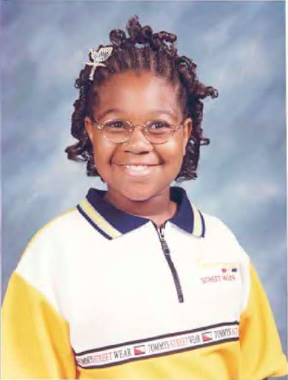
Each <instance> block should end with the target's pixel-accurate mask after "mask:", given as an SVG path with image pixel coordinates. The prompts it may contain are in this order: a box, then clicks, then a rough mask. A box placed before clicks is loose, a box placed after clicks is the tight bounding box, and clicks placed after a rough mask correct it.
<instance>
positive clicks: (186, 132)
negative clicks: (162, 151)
mask: <svg viewBox="0 0 288 380" xmlns="http://www.w3.org/2000/svg"><path fill="white" fill-rule="evenodd" d="M192 130H193V122H192V119H191V118H190V117H189V118H187V119H185V121H184V123H183V156H185V153H186V145H187V143H188V140H189V137H190V135H191V133H192Z"/></svg>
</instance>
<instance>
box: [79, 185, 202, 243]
mask: <svg viewBox="0 0 288 380" xmlns="http://www.w3.org/2000/svg"><path fill="white" fill-rule="evenodd" d="M105 193H106V191H103V190H98V189H94V188H90V189H89V191H88V193H87V195H86V197H85V198H84V199H83V200H82V201H81V202H80V203H79V204H78V205H77V209H78V211H79V212H80V213H81V214H82V215H83V216H84V218H85V219H86V220H87V221H88V222H89V223H90V224H91V225H92V226H93V227H94V228H95V229H96V230H97V231H99V232H100V233H101V234H102V235H103V236H105V237H106V238H107V239H109V240H111V239H115V238H117V237H120V236H121V235H123V234H125V233H127V232H130V231H132V230H135V229H136V228H139V227H141V226H143V225H144V224H146V223H148V222H150V220H149V219H147V218H142V217H140V216H136V215H132V214H128V213H126V212H124V211H121V210H119V209H117V208H116V207H114V206H113V205H112V204H111V203H109V202H107V201H106V200H105V199H104V195H105ZM170 199H171V200H172V201H174V202H176V203H177V205H178V208H177V212H176V214H175V215H174V216H173V217H172V218H171V219H169V220H168V222H170V223H172V224H174V225H176V226H177V227H179V228H181V229H182V230H184V231H186V232H188V233H190V234H192V235H194V236H196V237H204V236H205V221H204V218H203V215H202V213H201V212H200V211H199V210H198V209H197V208H196V207H195V206H194V205H193V204H191V203H190V201H189V199H188V197H187V194H186V191H185V190H184V189H182V188H180V187H171V188H170Z"/></svg>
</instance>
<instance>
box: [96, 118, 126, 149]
mask: <svg viewBox="0 0 288 380" xmlns="http://www.w3.org/2000/svg"><path fill="white" fill-rule="evenodd" d="M129 130H130V125H129V123H128V122H127V121H125V120H109V121H106V122H105V123H104V125H103V134H104V136H105V138H106V139H107V140H109V141H111V142H114V143H121V142H124V141H126V140H127V139H128V138H129Z"/></svg>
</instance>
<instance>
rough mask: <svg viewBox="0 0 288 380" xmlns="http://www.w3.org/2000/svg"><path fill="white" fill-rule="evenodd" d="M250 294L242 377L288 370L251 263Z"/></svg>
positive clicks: (244, 323)
mask: <svg viewBox="0 0 288 380" xmlns="http://www.w3.org/2000/svg"><path fill="white" fill-rule="evenodd" d="M250 281H251V285H250V297H249V300H248V304H247V307H246V310H245V311H244V313H243V314H242V315H241V319H240V347H241V361H242V365H241V370H242V372H241V376H240V378H241V379H263V378H267V377H270V376H284V375H286V374H287V360H286V357H285V356H284V354H283V353H282V349H281V343H280V338H279V335H278V332H277V329H276V324H275V321H274V318H273V315H272V311H271V308H270V305H269V302H268V299H267V297H266V294H265V292H264V290H263V288H262V285H261V282H260V280H259V278H258V275H257V273H256V271H255V269H254V267H253V265H252V264H251V265H250Z"/></svg>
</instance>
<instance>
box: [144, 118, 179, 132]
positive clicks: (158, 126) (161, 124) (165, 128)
mask: <svg viewBox="0 0 288 380" xmlns="http://www.w3.org/2000/svg"><path fill="white" fill-rule="evenodd" d="M147 128H148V131H149V132H150V133H167V132H169V131H171V130H172V128H173V127H172V125H171V124H170V123H169V122H168V121H165V120H153V121H150V122H149V123H148V126H147Z"/></svg>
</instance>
